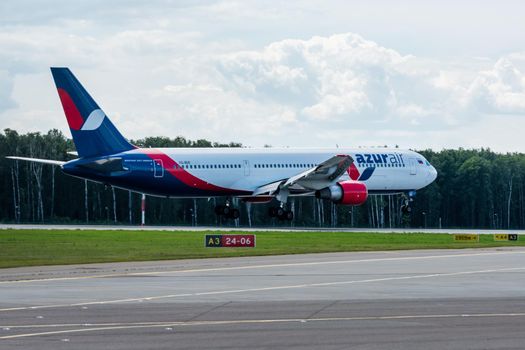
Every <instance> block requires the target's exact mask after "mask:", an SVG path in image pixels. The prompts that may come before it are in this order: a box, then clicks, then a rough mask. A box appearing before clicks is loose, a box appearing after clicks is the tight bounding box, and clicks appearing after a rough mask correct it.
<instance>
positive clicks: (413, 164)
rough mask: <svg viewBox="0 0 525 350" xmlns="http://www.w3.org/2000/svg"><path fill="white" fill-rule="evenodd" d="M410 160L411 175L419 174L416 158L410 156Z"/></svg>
mask: <svg viewBox="0 0 525 350" xmlns="http://www.w3.org/2000/svg"><path fill="white" fill-rule="evenodd" d="M408 162H409V166H410V175H416V174H417V167H416V160H415V159H414V158H410V159H409V160H408Z"/></svg>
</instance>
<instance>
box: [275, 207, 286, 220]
mask: <svg viewBox="0 0 525 350" xmlns="http://www.w3.org/2000/svg"><path fill="white" fill-rule="evenodd" d="M276 213H277V217H278V218H279V219H281V220H282V218H284V215H285V214H286V210H284V208H280V207H279V208H277V210H276Z"/></svg>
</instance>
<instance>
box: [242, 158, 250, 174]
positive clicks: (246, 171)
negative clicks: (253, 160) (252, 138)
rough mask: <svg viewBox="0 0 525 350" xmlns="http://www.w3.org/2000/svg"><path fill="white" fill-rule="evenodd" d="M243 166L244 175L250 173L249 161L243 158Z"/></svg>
mask: <svg viewBox="0 0 525 350" xmlns="http://www.w3.org/2000/svg"><path fill="white" fill-rule="evenodd" d="M242 163H243V167H244V176H249V175H250V162H249V161H247V160H243V161H242Z"/></svg>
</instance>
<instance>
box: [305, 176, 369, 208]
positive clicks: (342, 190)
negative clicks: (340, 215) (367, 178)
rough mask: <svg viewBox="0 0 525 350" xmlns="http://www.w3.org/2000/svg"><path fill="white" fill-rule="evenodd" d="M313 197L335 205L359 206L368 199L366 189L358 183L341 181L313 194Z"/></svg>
mask: <svg viewBox="0 0 525 350" xmlns="http://www.w3.org/2000/svg"><path fill="white" fill-rule="evenodd" d="M315 196H316V197H317V198H323V199H329V200H331V201H333V202H334V203H337V204H343V205H361V204H363V203H364V202H366V199H367V198H368V189H367V188H366V185H365V184H364V183H362V182H359V181H343V182H338V183H336V184H335V185H332V186H330V187H326V188H323V189H322V190H319V191H317V192H315Z"/></svg>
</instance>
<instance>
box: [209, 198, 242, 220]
mask: <svg viewBox="0 0 525 350" xmlns="http://www.w3.org/2000/svg"><path fill="white" fill-rule="evenodd" d="M215 214H217V215H218V216H223V217H225V218H227V219H234V220H235V219H238V218H239V216H241V213H240V212H239V209H237V208H234V207H233V206H232V205H231V203H230V201H226V204H224V205H217V206H216V207H215Z"/></svg>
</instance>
